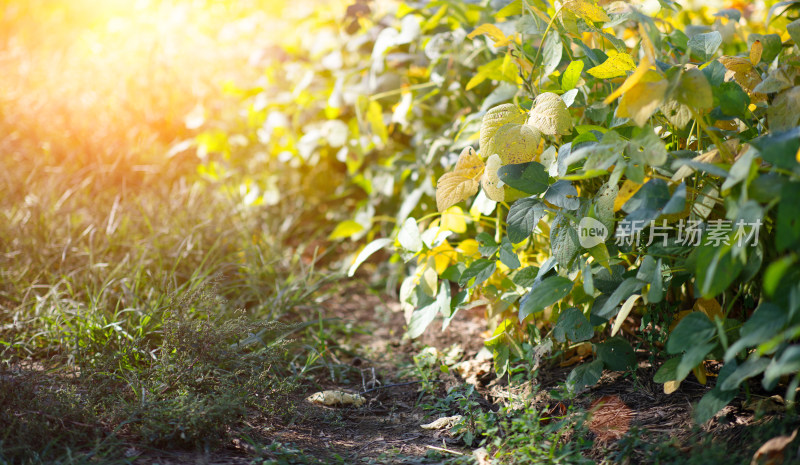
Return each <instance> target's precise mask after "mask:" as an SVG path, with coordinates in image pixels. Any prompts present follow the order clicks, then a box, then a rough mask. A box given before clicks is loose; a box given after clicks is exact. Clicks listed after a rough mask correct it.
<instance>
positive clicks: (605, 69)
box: [586, 53, 636, 79]
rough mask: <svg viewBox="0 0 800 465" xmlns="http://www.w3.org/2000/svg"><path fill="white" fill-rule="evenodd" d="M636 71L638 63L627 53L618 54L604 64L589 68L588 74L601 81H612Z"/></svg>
mask: <svg viewBox="0 0 800 465" xmlns="http://www.w3.org/2000/svg"><path fill="white" fill-rule="evenodd" d="M635 69H636V63H634V62H633V58H631V56H630V55H628V54H627V53H617V54H616V55H613V56H610V57H608V59H607V60H606V61H604V62H603V63H602V64H600V65H597V66H595V67H594V68H589V69H588V70H586V72H587V73H589V74H591V75H592V76H594V77H596V78H600V79H611V78H615V77H620V76H625V74H626V73H627V72H628V71H633V70H635Z"/></svg>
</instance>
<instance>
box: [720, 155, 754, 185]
mask: <svg viewBox="0 0 800 465" xmlns="http://www.w3.org/2000/svg"><path fill="white" fill-rule="evenodd" d="M757 155H758V151H756V150H754V149H753V148H752V147H751V148H749V149H748V150H747V151H746V152H745V153H744V154H742V156H741V157H739V159H738V160H736V162H735V163H734V164H733V166H731V169H730V171H728V177H727V178H726V179H725V182H724V183H722V187H721V189H722V191H723V192H724V191H726V190H728V189H730V188H731V187H733V186H735V185H736V184H738V183H740V182H742V181H744V180H745V179H747V177H748V176H750V170H751V168H752V166H753V160H755V158H756V156H757Z"/></svg>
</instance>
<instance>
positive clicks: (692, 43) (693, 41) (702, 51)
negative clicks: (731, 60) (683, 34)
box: [687, 31, 722, 61]
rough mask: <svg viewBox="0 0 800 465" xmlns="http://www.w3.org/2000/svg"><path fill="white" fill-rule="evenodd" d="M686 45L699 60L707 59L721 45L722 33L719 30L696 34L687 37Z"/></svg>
mask: <svg viewBox="0 0 800 465" xmlns="http://www.w3.org/2000/svg"><path fill="white" fill-rule="evenodd" d="M687 45H688V46H689V49H690V50H691V51H692V52H694V54H695V55H697V56H698V57H699V58H700V59H701V60H703V61H708V60H710V59H711V57H713V56H714V53H715V52H716V51H717V49H718V48H719V46H720V45H722V34H720V33H719V31H713V32H707V33H705V34H696V35H694V36H692V37H691V38H689V42H688V43H687Z"/></svg>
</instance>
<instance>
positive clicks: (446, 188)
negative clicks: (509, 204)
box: [436, 147, 484, 212]
mask: <svg viewBox="0 0 800 465" xmlns="http://www.w3.org/2000/svg"><path fill="white" fill-rule="evenodd" d="M483 169H484V165H483V161H481V159H480V158H479V157H478V155H477V154H475V151H474V150H473V149H472V147H466V148H465V149H464V150H463V151H462V152H461V155H459V156H458V162H457V163H456V167H455V169H454V170H453V171H451V172H449V173H445V174H443V175H442V177H440V178H439V181H438V182H437V183H436V208H437V209H438V210H439V211H440V212H441V211H444V210H447V209H448V208H449V207H451V206H453V205H455V204H457V203H458V202H461V201H462V200H465V199H466V198H468V197H470V196H472V195H475V194H476V193H477V192H478V186H479V182H478V179H479V178H480V177H481V175H482V174H483Z"/></svg>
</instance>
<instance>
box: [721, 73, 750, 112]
mask: <svg viewBox="0 0 800 465" xmlns="http://www.w3.org/2000/svg"><path fill="white" fill-rule="evenodd" d="M748 105H750V97H749V96H748V95H747V92H745V91H744V90H743V89H742V87H741V86H740V85H739V84H737V83H735V82H733V81H729V82H723V83H722V84H720V85H719V86H717V87H715V88H714V106H715V107H719V108H720V110H721V111H722V113H724V114H726V115H728V116H738V117H742V118H744V117H745V115H746V111H747V106H748Z"/></svg>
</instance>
